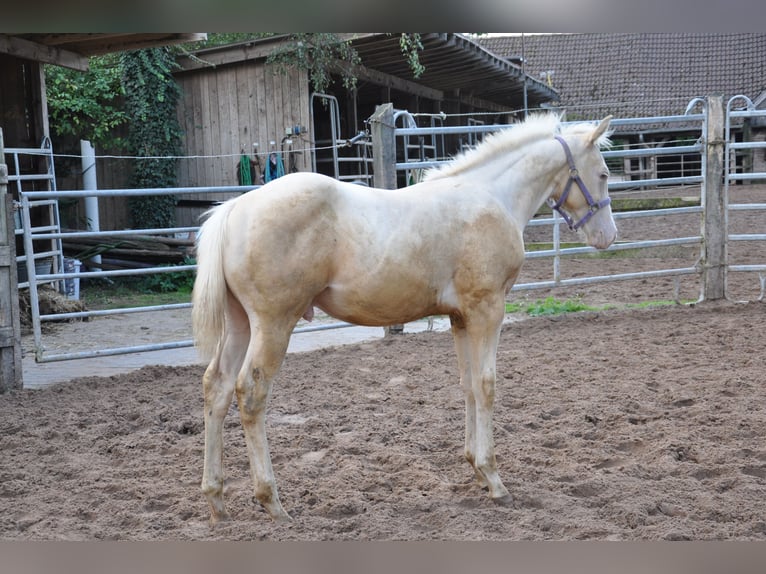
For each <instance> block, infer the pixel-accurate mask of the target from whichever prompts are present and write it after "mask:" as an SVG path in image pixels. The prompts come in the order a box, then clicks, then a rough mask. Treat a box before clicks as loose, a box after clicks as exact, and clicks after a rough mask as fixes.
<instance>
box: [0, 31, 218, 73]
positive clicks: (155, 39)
mask: <svg viewBox="0 0 766 574" xmlns="http://www.w3.org/2000/svg"><path fill="white" fill-rule="evenodd" d="M206 38H207V34H194V33H180V34H179V33H129V34H128V33H121V32H115V33H106V34H95V33H94V34H91V33H68V34H50V33H48V34H0V53H6V54H11V55H13V56H17V57H19V58H24V59H27V60H33V61H36V62H43V63H45V64H56V65H59V66H64V67H67V68H74V69H77V70H87V69H88V58H89V57H90V56H99V55H102V54H109V53H112V52H122V51H125V50H137V49H139V48H153V47H156V46H167V45H170V44H179V43H183V42H194V41H198V40H204V39H206Z"/></svg>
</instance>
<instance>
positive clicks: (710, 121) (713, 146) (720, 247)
mask: <svg viewBox="0 0 766 574" xmlns="http://www.w3.org/2000/svg"><path fill="white" fill-rule="evenodd" d="M725 147H726V142H725V141H724V112H723V96H710V97H708V98H707V129H706V138H705V151H704V153H705V173H704V181H703V183H702V201H703V205H704V213H703V216H702V242H703V246H702V299H703V300H705V301H714V300H716V299H724V298H725V297H726V280H727V274H726V272H727V256H728V253H727V251H728V249H727V244H728V233H729V231H728V227H729V226H728V202H729V198H728V189H727V186H726V185H724V175H725V174H724V173H723V171H724V167H723V166H724V161H723V160H724V149H725Z"/></svg>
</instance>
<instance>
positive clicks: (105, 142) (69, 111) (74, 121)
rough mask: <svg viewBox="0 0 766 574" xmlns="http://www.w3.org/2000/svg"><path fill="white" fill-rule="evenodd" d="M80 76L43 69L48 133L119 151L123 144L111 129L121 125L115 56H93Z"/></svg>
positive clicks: (74, 72)
mask: <svg viewBox="0 0 766 574" xmlns="http://www.w3.org/2000/svg"><path fill="white" fill-rule="evenodd" d="M89 64H90V66H89V70H88V71H87V72H80V71H77V70H70V69H68V68H62V67H60V66H51V65H49V66H45V86H46V97H47V100H48V116H49V121H50V127H51V132H52V133H53V134H54V135H56V136H59V137H66V136H70V137H73V138H76V139H78V140H79V139H85V140H88V141H90V142H91V143H92V144H93V146H94V147H97V148H101V147H102V148H108V149H113V148H119V147H120V146H121V145H122V144H123V143H124V142H123V141H122V140H121V138H120V137H119V136H116V135H115V128H117V127H119V126H121V125H123V124H125V123H126V122H127V120H128V115H127V114H126V113H125V110H123V109H122V96H123V94H124V92H123V89H122V84H121V81H120V80H121V78H120V76H121V73H120V70H121V69H120V66H119V62H118V60H117V58H116V57H115V56H112V55H110V56H97V57H93V58H91V59H90V61H89Z"/></svg>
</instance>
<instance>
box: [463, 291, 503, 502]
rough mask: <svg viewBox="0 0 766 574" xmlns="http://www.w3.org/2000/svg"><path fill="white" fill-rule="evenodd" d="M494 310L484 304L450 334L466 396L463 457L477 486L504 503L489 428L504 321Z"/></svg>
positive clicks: (501, 483) (490, 428)
mask: <svg viewBox="0 0 766 574" xmlns="http://www.w3.org/2000/svg"><path fill="white" fill-rule="evenodd" d="M494 307H496V306H493V305H487V306H486V307H485V308H484V309H483V310H481V311H480V310H476V311H474V313H472V314H471V315H470V317H469V320H467V321H466V323H465V325H462V324H457V325H453V334H454V336H455V342H456V345H457V346H459V350H458V356H460V354H461V352H462V353H463V354H464V357H463V360H462V361H461V363H462V364H461V367H460V368H461V376H462V377H463V378H464V380H463V389H464V392H465V393H466V458H468V460H469V462H471V464H472V465H473V468H474V471H475V472H476V475H477V477H478V479H479V483H480V484H481V485H482V486H486V487H487V488H488V489H489V496H490V498H492V499H493V500H494V501H496V502H499V503H504V504H505V503H508V502H510V501H511V496H510V494H509V493H508V489H507V488H506V487H505V485H503V482H502V480H500V475H499V474H498V472H497V461H496V459H495V442H494V437H493V429H492V426H493V416H492V415H493V409H494V402H495V378H496V376H495V361H496V354H497V345H498V341H499V336H500V326H501V324H502V318H503V313H502V306H500V307H499V308H500V309H501V310H500V311H499V312H498V313H493V312H492V309H494ZM460 346H462V349H460ZM466 379H468V380H466ZM471 407H473V409H472V408H471Z"/></svg>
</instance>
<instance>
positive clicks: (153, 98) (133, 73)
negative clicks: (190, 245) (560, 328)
mask: <svg viewBox="0 0 766 574" xmlns="http://www.w3.org/2000/svg"><path fill="white" fill-rule="evenodd" d="M120 63H121V64H122V86H123V89H124V90H125V111H126V113H127V115H128V116H129V118H130V123H129V130H128V137H127V144H128V152H129V153H130V155H134V156H136V157H137V158H138V159H136V160H135V166H134V168H133V173H132V175H131V180H130V185H131V187H133V188H138V189H141V188H167V187H176V186H177V177H176V164H177V160H176V159H175V157H169V156H178V155H180V153H181V134H182V132H181V126H180V125H179V123H178V119H177V116H176V106H177V104H178V100H179V98H180V95H181V92H180V88H179V87H178V84H176V82H175V80H174V79H173V75H172V70H173V67H174V66H175V65H176V64H175V60H174V56H173V53H172V52H171V51H170V50H168V49H167V48H152V49H147V50H135V51H131V52H125V53H123V54H122V55H121V56H120ZM142 158H146V159H142ZM175 206H176V198H175V196H170V195H156V196H144V197H132V198H130V200H129V208H130V214H131V218H132V221H133V225H134V227H136V228H154V227H172V226H173V225H175Z"/></svg>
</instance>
